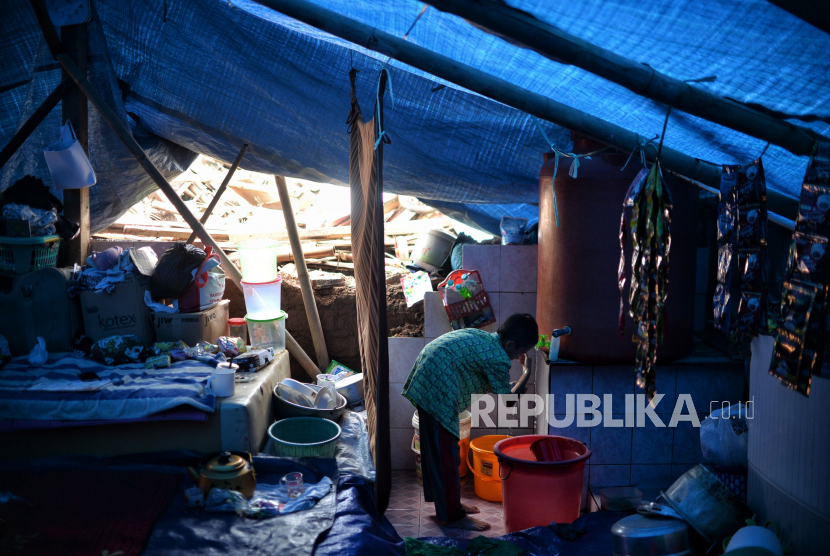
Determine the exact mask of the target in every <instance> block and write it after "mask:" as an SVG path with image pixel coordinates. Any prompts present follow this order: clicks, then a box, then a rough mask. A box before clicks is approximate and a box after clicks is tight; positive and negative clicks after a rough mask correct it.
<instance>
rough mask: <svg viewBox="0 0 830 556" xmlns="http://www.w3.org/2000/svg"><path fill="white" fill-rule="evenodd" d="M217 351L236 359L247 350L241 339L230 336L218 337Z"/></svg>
mask: <svg viewBox="0 0 830 556" xmlns="http://www.w3.org/2000/svg"><path fill="white" fill-rule="evenodd" d="M216 344H217V345H218V346H219V350H220V351H221V352H222V353H223V354H224V355H225V356H227V357H236V356H237V355H239V354H241V353H245V352H246V351H247V348H246V347H245V342H243V341H242V338H232V337H230V336H219V338H217V340H216Z"/></svg>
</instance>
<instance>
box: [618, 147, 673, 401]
mask: <svg viewBox="0 0 830 556" xmlns="http://www.w3.org/2000/svg"><path fill="white" fill-rule="evenodd" d="M626 206H630V207H632V208H631V221H630V224H629V227H628V229H629V231H630V233H631V241H632V244H633V251H632V255H631V286H630V290H629V298H628V299H629V315H630V316H631V317H633V318H634V323H635V326H636V329H635V332H634V337H633V338H632V341H634V342H635V343H636V344H637V358H636V363H635V371H636V374H637V386H639V387H641V388H644V389H645V391H646V395H647V396H648V398H649V399H651V398H652V397H653V396H654V394H655V393H656V380H655V373H656V369H655V367H656V364H657V344H658V343H659V342H662V341H663V323H664V316H665V303H666V288H667V286H668V282H669V250H670V248H671V195H670V194H669V191H668V189H667V188H666V186H665V184H664V183H663V178H662V175H661V172H660V164H659V163H656V164H654V165H653V166H652V167H651V170H650V171H646V170H643V171H641V172H640V173H639V174H638V175H637V177H636V178H634V182H632V184H631V187H629V190H628V193H626V197H625V199H624V201H623V216H622V219H621V222H620V248H621V251H622V253H621V255H620V267H619V269H618V276H617V278H618V284H619V287H620V294H622V293H623V289H624V287H625V251H624V249H625V240H626V227H625V207H626ZM623 313H624V307H623V300H622V299H620V332H621V333H622V331H623V329H624V327H625V318H624V314H623Z"/></svg>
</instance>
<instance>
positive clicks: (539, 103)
mask: <svg viewBox="0 0 830 556" xmlns="http://www.w3.org/2000/svg"><path fill="white" fill-rule="evenodd" d="M256 2H257V3H258V4H261V5H263V6H266V7H268V8H271V9H273V10H276V11H278V12H280V13H282V14H285V15H287V16H288V17H291V18H293V19H296V20H298V21H301V22H303V23H306V24H308V25H311V26H312V27H316V28H317V29H320V30H322V31H325V32H327V33H330V34H332V35H334V36H336V37H340V38H341V39H345V40H347V41H349V42H352V43H354V44H357V45H360V46H362V47H363V48H367V49H369V50H372V51H374V52H378V53H380V54H383V55H384V56H391V57H392V58H394V59H396V60H398V61H400V62H403V63H404V64H408V65H410V66H412V67H414V68H417V69H419V70H421V71H424V72H426V73H429V74H431V75H434V76H436V77H440V78H441V79H444V80H446V81H449V82H450V83H455V84H456V85H458V86H460V87H464V88H466V89H469V90H470V91H473V92H476V93H478V94H480V95H482V96H485V97H487V98H491V99H493V100H496V101H498V102H501V103H502V104H506V105H507V106H510V107H512V108H515V109H517V110H521V111H522V112H525V113H527V114H532V115H534V116H536V117H538V118H542V119H545V120H548V121H551V122H553V123H555V124H557V125H560V126H562V127H565V128H568V129H570V130H572V131H576V132H577V133H581V134H582V135H587V136H588V137H590V138H592V139H595V140H597V141H600V142H602V143H605V144H606V145H612V146H614V147H617V148H619V149H622V150H624V151H626V152H633V151H635V150H636V149H637V148H638V141H637V140H638V135H637V134H636V133H634V132H633V131H629V130H627V129H625V128H622V127H620V126H618V125H614V124H612V123H609V122H606V121H604V120H602V119H600V118H597V117H596V116H592V115H590V114H587V113H585V112H582V111H580V110H577V109H575V108H571V107H570V106H567V105H565V104H562V103H561V102H557V101H555V100H553V99H551V98H548V97H546V96H544V95H540V94H538V93H533V92H531V91H528V90H526V89H523V88H521V87H519V86H517V85H514V84H513V83H510V82H508V81H505V80H503V79H498V78H497V77H493V76H492V75H490V74H488V73H485V72H483V71H481V70H477V69H475V68H473V67H470V66H467V65H465V64H462V63H460V62H457V61H455V60H452V59H450V58H447V57H446V56H441V55H440V54H436V53H434V52H432V51H430V50H427V49H426V48H423V47H421V46H418V45H417V44H414V43H412V42H410V41H405V40H402V39H400V38H398V37H396V36H393V35H390V34H389V33H385V32H383V31H380V30H379V29H376V28H374V27H371V26H369V25H365V24H363V23H360V22H358V21H356V20H353V19H349V18H348V17H345V16H343V15H340V14H338V13H336V12H333V11H331V10H327V9H326V8H323V7H321V6H319V5H317V4H313V3H311V2H308V1H306V0H256ZM654 154H655V153H654V151H653V149H648V150H647V153H646V157H647V158H648V159H649V160H651V161H654ZM660 163H661V165H662V166H663V167H664V168H666V169H667V170H672V171H674V172H676V173H678V174H681V175H683V176H686V177H688V178H691V179H693V180H695V181H699V182H701V183H704V184H706V185H709V186H711V187H716V188H718V187H720V175H721V167H720V166H718V165H715V164H710V163H708V162H704V161H702V160H699V159H697V158H693V157H691V156H689V155H687V154H684V153H682V152H680V151H677V150H675V149H672V148H670V147H668V146H666V145H663V151H662V153H661V155H660ZM767 200H768V207H769V209H770V210H774V211H775V212H777V213H778V214H781V215H783V216H785V217H787V218H795V215H796V213H797V212H798V199H794V198H792V197H788V196H786V195H784V194H782V193H779V192H777V191H774V190H772V189H769V190H768V191H767Z"/></svg>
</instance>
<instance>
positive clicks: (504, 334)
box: [498, 313, 539, 347]
mask: <svg viewBox="0 0 830 556" xmlns="http://www.w3.org/2000/svg"><path fill="white" fill-rule="evenodd" d="M498 332H499V338H501V341H502V342H507V341H509V340H512V341H513V342H514V343H515V344H516V346H518V347H527V346H535V345H536V342H538V341H539V326H538V325H537V324H536V319H534V318H533V316H532V315H528V314H527V313H516V314H515V315H510V316H509V317H507V319H505V321H504V322H503V323H501V326H499V331H498Z"/></svg>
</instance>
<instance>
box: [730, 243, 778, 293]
mask: <svg viewBox="0 0 830 556" xmlns="http://www.w3.org/2000/svg"><path fill="white" fill-rule="evenodd" d="M718 270H720V269H718ZM738 273H739V275H740V278H741V291H756V292H757V291H764V290H766V289H767V251H766V249H760V248H755V249H742V250H740V251H738Z"/></svg>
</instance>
